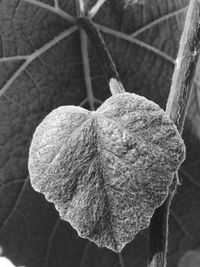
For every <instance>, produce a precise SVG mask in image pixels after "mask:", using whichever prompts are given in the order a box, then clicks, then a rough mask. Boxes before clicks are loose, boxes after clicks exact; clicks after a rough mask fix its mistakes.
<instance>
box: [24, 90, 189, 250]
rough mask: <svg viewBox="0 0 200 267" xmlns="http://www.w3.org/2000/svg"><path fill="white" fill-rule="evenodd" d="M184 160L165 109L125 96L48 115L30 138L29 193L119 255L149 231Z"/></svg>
mask: <svg viewBox="0 0 200 267" xmlns="http://www.w3.org/2000/svg"><path fill="white" fill-rule="evenodd" d="M184 157H185V146H184V143H183V140H182V138H181V137H180V135H179V133H178V131H177V129H176V126H175V125H174V124H173V122H172V121H171V120H170V119H169V118H168V117H167V115H166V114H165V113H164V111H163V110H162V109H160V108H159V106H158V105H157V104H155V103H153V102H152V101H149V100H147V99H145V98H144V97H141V96H138V95H136V94H130V93H122V94H118V95H115V96H112V97H110V98H109V99H108V100H106V101H105V102H104V103H103V104H102V105H101V106H100V107H99V108H98V109H97V111H96V112H90V111H87V110H85V109H83V108H81V107H75V106H63V107H59V108H57V109H55V110H53V111H52V112H51V113H50V114H49V115H47V117H46V118H45V119H44V120H43V121H42V122H41V124H40V125H39V126H38V127H37V129H36V131H35V133H34V136H33V140H32V143H31V146H30V153H29V165H28V166H29V173H30V179H31V183H32V185H33V188H34V189H35V190H36V191H38V192H41V193H43V194H44V195H45V197H46V199H47V200H49V201H50V202H53V203H54V204H55V207H56V209H57V210H58V211H59V213H60V216H61V218H62V219H64V220H65V221H69V222H70V224H71V225H72V226H73V227H74V228H75V229H76V230H77V231H78V233H79V235H80V236H82V237H86V238H89V239H90V240H92V241H94V242H95V243H96V244H97V245H99V246H105V247H108V248H110V249H112V250H114V251H115V252H120V251H121V250H122V248H123V247H124V246H125V244H126V243H128V242H130V241H131V240H132V239H133V238H134V236H135V235H136V234H137V233H138V232H139V231H140V230H141V229H144V228H146V227H148V226H149V221H150V218H151V217H152V215H153V213H154V210H155V208H157V207H158V206H160V205H161V203H162V202H163V201H164V199H165V198H166V197H167V195H168V186H169V185H170V183H171V181H172V179H173V174H174V173H175V172H176V171H177V169H178V167H179V165H180V164H181V163H182V161H183V160H184Z"/></svg>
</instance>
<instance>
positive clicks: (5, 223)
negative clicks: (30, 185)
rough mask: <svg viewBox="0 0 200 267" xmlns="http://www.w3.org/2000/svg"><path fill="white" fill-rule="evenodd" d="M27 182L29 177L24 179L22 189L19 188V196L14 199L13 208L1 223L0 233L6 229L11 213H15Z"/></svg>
mask: <svg viewBox="0 0 200 267" xmlns="http://www.w3.org/2000/svg"><path fill="white" fill-rule="evenodd" d="M28 180H29V177H28V178H26V179H25V180H24V183H23V185H22V187H21V190H20V192H19V195H18V197H17V199H16V202H15V204H14V206H13V208H12V209H11V211H10V213H9V214H8V216H7V218H6V219H5V221H4V222H3V224H2V226H1V228H0V232H3V230H4V229H5V227H6V225H7V224H8V222H9V220H10V219H11V217H12V215H13V213H14V212H15V211H16V209H17V206H18V205H19V203H20V201H21V198H22V196H23V193H24V189H25V187H26V184H27V182H28Z"/></svg>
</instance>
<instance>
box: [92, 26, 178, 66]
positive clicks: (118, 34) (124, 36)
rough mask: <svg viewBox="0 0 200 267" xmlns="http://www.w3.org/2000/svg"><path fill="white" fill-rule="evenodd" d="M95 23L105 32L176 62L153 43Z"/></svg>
mask: <svg viewBox="0 0 200 267" xmlns="http://www.w3.org/2000/svg"><path fill="white" fill-rule="evenodd" d="M95 25H96V27H97V28H98V29H99V30H101V31H103V32H104V33H107V34H110V35H112V36H115V37H116V38H121V39H123V40H126V41H129V42H131V43H133V44H136V45H138V46H140V47H142V48H144V49H146V50H148V51H150V52H152V53H154V54H155V55H157V56H160V57H161V58H163V59H165V60H167V61H168V62H170V63H172V64H174V63H175V60H174V59H173V58H172V57H171V56H169V55H167V54H166V53H165V52H162V51H160V50H159V49H157V48H155V47H153V46H152V45H149V44H147V43H145V42H143V41H141V40H138V39H136V38H133V37H132V36H131V35H128V34H126V33H123V32H119V31H117V30H114V29H111V28H108V27H106V26H102V25H100V24H97V23H95Z"/></svg>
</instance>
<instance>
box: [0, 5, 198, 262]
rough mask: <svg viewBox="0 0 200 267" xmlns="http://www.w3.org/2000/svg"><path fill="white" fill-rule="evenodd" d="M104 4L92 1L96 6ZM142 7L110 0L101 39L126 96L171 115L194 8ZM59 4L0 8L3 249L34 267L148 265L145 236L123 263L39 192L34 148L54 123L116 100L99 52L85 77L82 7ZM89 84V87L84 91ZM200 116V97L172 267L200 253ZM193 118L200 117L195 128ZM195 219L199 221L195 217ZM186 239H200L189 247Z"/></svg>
mask: <svg viewBox="0 0 200 267" xmlns="http://www.w3.org/2000/svg"><path fill="white" fill-rule="evenodd" d="M95 2H96V1H89V7H92V6H93V5H94V4H95ZM134 2H135V1H131V0H120V1H118V0H117V1H115V0H107V1H106V2H105V3H104V4H103V5H102V7H101V8H100V10H99V11H98V13H97V14H96V15H95V17H94V18H93V21H94V22H95V23H97V24H98V25H97V26H98V28H99V29H101V30H102V34H103V36H104V38H105V42H106V44H107V46H108V48H109V50H110V52H111V54H112V56H113V59H114V61H115V63H116V65H117V69H118V71H119V74H120V77H121V79H122V82H123V84H124V86H125V88H126V90H127V91H129V92H136V93H138V94H141V95H144V96H146V97H147V98H148V99H152V100H154V101H155V102H156V103H158V104H160V106H161V107H163V108H164V107H165V104H166V100H167V96H168V91H169V87H170V83H171V75H172V72H173V66H174V59H175V57H176V54H177V49H178V44H179V39H180V34H181V31H182V28H183V23H184V17H185V13H186V9H187V4H188V0H165V1H163V0H157V1H156V0H154V1H152V0H145V1H143V2H144V4H142V3H136V4H134ZM55 3H57V1H53V0H43V1H35V0H29V2H27V1H25V0H1V1H0V87H1V90H0V146H1V147H0V207H1V209H0V245H1V246H2V247H3V250H4V254H5V255H6V256H8V257H9V258H10V259H11V260H13V261H14V263H15V264H18V265H25V266H26V267H38V266H41V267H44V266H48V267H51V266H52V267H53V266H59V267H64V266H65V267H66V266H70V267H71V266H75V267H77V266H98V267H102V266H105V267H106V266H109V267H110V266H115V267H116V266H120V267H123V264H124V266H125V267H129V266H137V267H139V266H141V267H142V266H145V255H146V252H147V250H146V248H147V239H146V236H147V235H146V231H144V232H142V233H140V234H138V236H137V237H136V239H135V240H134V241H133V242H131V243H130V244H128V245H127V246H126V247H125V249H124V251H123V252H122V255H121V256H118V255H117V254H114V253H113V252H111V251H108V250H107V249H98V248H97V247H96V246H95V245H94V244H93V243H88V241H86V240H84V239H80V238H78V236H77V234H76V232H75V231H74V230H72V228H71V227H70V226H69V224H68V223H66V222H63V221H61V220H59V218H58V214H57V212H56V211H55V209H54V207H53V205H51V204H49V203H47V202H46V201H45V199H44V198H43V196H41V195H40V194H38V193H36V192H34V191H33V189H32V188H31V186H30V183H29V178H28V170H27V155H28V148H29V145H30V141H31V138H32V134H33V132H34V130H35V128H36V126H37V125H38V124H39V122H40V121H41V120H42V119H43V118H44V117H45V115H46V114H47V113H49V112H50V111H51V110H52V109H54V108H56V107H58V106H61V105H68V104H73V105H79V104H81V105H82V106H84V107H86V108H90V107H92V105H93V104H94V106H95V107H97V106H98V105H99V103H100V101H99V100H101V101H103V100H105V99H106V98H107V97H108V96H110V93H109V90H108V85H107V83H106V79H105V77H104V73H103V71H102V69H101V67H100V65H99V62H98V59H97V58H96V55H95V53H94V51H93V49H92V47H91V45H90V43H89V44H88V46H89V60H88V63H89V64H90V73H86V72H85V64H84V68H83V64H82V54H81V53H82V52H81V51H83V50H84V49H85V48H86V47H87V43H85V46H83V45H82V46H81V42H80V41H81V40H82V43H83V38H82V39H80V34H79V32H78V31H75V30H76V27H75V28H72V27H74V26H73V25H72V24H73V17H72V16H75V15H76V6H75V1H73V0H68V1H65V0H60V1H58V4H59V7H60V9H56V8H55V7H54V4H55ZM69 31H72V33H71V34H69ZM83 48H84V49H83ZM84 63H86V61H85V62H84ZM86 78H87V80H88V81H90V82H91V83H88V84H90V86H89V85H88V84H87V86H85V83H84V81H85V79H86ZM195 88H196V90H197V88H198V87H197V86H196V87H195ZM91 89H92V90H91ZM91 92H92V93H93V95H91ZM194 92H198V91H194ZM194 101H195V105H194V104H193V103H194ZM194 107H196V108H194ZM197 107H198V102H197V98H196V97H194V96H193V97H191V106H190V112H189V114H188V120H187V124H186V128H185V129H186V130H185V132H184V138H185V141H186V144H187V161H186V162H185V166H184V167H183V170H185V171H187V174H188V175H189V176H188V177H186V176H185V175H184V174H180V175H181V177H182V179H183V185H182V186H181V187H180V188H179V190H178V193H177V195H176V198H175V200H174V201H173V207H172V210H173V212H172V216H171V224H170V249H169V266H170V267H171V266H172V267H174V266H177V264H178V260H179V258H180V257H181V256H182V255H183V254H184V252H185V251H187V250H189V249H194V248H195V247H196V246H197V243H198V240H196V238H197V237H198V236H200V235H199V232H200V229H199V226H198V215H197V214H199V211H198V205H197V203H199V199H198V194H197V192H198V191H197V190H199V189H198V187H197V182H198V181H197V180H198V174H199V168H198V160H199V158H200V155H199V140H198V137H199V134H198V131H199V130H198V128H197V126H196V122H197V121H198V120H199V112H198V108H197ZM192 112H193V113H192ZM193 114H195V116H196V118H197V120H196V119H195V120H194V122H193V119H194V115H193ZM194 159H195V161H196V164H195V163H193V161H194ZM189 177H190V178H191V177H192V180H191V179H189ZM195 179H196V180H195ZM194 181H195V182H194ZM180 203H181V205H180ZM194 203H196V204H194ZM183 207H185V211H184V210H183ZM190 210H191V212H190V214H191V216H192V217H188V216H186V214H187V212H188V211H190ZM191 218H193V219H192V220H191ZM195 218H197V219H195ZM188 223H189V225H186V227H183V226H185V224H188ZM190 227H191V229H190ZM185 228H186V229H187V231H185V230H184V233H183V229H185ZM187 232H189V233H190V234H189V236H192V238H193V239H194V240H193V239H192V240H190V239H189V238H187V236H188V233H187ZM183 237H184V242H183V241H182V238H183ZM122 257H123V264H122Z"/></svg>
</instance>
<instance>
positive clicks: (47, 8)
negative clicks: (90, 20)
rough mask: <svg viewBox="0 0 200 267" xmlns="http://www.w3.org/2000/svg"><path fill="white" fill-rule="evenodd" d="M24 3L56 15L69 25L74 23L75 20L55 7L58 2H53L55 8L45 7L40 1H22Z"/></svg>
mask: <svg viewBox="0 0 200 267" xmlns="http://www.w3.org/2000/svg"><path fill="white" fill-rule="evenodd" d="M22 1H24V2H27V3H29V4H32V5H35V6H38V7H41V8H44V9H46V10H48V11H50V12H52V13H55V14H57V15H59V16H60V17H62V18H64V19H66V20H68V21H69V22H70V23H73V24H74V23H75V21H76V19H75V18H74V17H73V16H71V15H70V14H68V13H67V12H65V11H63V10H62V9H60V8H59V6H58V5H57V4H58V2H57V1H55V6H50V5H47V4H45V3H42V2H40V1H37V0H22Z"/></svg>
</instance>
